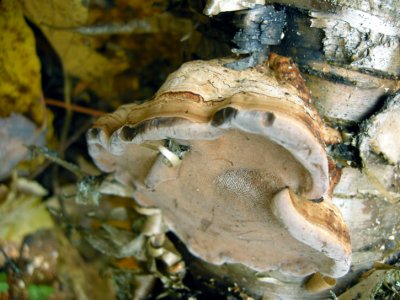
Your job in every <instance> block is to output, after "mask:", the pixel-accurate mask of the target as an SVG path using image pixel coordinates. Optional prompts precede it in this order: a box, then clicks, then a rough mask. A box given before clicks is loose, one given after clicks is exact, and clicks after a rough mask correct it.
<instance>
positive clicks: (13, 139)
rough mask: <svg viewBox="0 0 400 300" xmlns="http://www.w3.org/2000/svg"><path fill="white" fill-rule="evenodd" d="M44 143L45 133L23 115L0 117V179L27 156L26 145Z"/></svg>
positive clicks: (6, 175)
mask: <svg viewBox="0 0 400 300" xmlns="http://www.w3.org/2000/svg"><path fill="white" fill-rule="evenodd" d="M0 47H1V46H0ZM0 76H1V75H0ZM44 143H45V134H44V133H43V132H40V131H39V130H38V129H37V128H36V125H35V124H34V123H33V122H32V121H30V120H29V119H28V118H26V117H24V116H23V115H20V114H15V113H13V114H11V116H10V117H8V118H0V149H1V151H0V165H1V168H0V180H1V179H4V178H6V177H8V176H9V175H10V173H11V171H12V170H13V169H14V167H15V166H16V165H17V164H18V163H19V162H21V161H22V160H24V159H26V158H27V156H28V149H27V148H26V145H30V144H34V145H38V146H43V145H44Z"/></svg>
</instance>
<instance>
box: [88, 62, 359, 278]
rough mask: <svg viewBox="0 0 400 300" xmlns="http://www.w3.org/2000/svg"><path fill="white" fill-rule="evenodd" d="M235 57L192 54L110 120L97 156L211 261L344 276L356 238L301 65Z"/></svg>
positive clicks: (96, 138)
mask: <svg viewBox="0 0 400 300" xmlns="http://www.w3.org/2000/svg"><path fill="white" fill-rule="evenodd" d="M227 62H229V61H227V60H212V61H194V62H190V63H186V64H184V65H183V66H182V67H181V68H180V69H179V70H178V71H176V72H175V73H173V74H171V75H170V76H169V77H168V79H167V81H166V82H165V84H164V85H163V86H162V87H161V88H160V90H159V91H158V93H157V94H156V95H155V97H154V98H153V99H152V100H150V101H148V102H144V103H143V104H130V105H125V106H122V107H120V108H119V109H118V110H117V111H116V112H115V113H113V114H111V115H107V116H105V117H102V118H100V119H99V120H98V121H97V122H96V124H95V125H94V128H92V129H91V130H90V131H89V132H88V144H89V152H90V154H91V155H92V157H93V158H94V160H95V162H96V164H97V165H98V166H99V167H100V168H101V169H102V170H104V171H106V172H114V174H115V177H116V178H117V179H118V180H119V181H120V182H122V183H124V184H126V185H130V186H134V188H135V192H134V198H135V200H136V201H137V202H138V203H139V204H141V205H143V206H157V207H160V208H161V209H162V211H163V216H164V220H165V222H166V224H167V225H168V226H169V228H170V229H171V230H172V231H173V232H174V233H175V234H176V235H177V236H178V237H179V238H180V239H181V240H182V241H183V242H184V243H185V244H186V246H187V247H188V249H189V250H190V251H191V252H192V253H193V254H195V255H197V256H199V257H200V258H202V259H204V260H206V261H208V262H211V263H214V264H223V263H240V264H243V265H246V266H248V267H250V268H252V269H254V270H262V271H277V272H280V273H281V274H285V275H288V276H305V275H308V274H311V273H314V272H317V271H319V272H321V273H322V274H325V275H328V276H332V277H339V276H343V275H344V274H345V273H346V272H347V271H348V269H349V266H350V255H351V247H350V242H349V235H348V229H347V226H346V224H345V223H344V221H343V219H342V217H341V214H340V212H339V211H338V210H337V209H336V207H334V206H333V205H332V204H331V203H330V201H329V199H328V197H326V195H327V191H328V189H329V183H330V182H329V181H330V179H329V170H328V169H329V168H328V159H327V155H326V153H325V148H324V140H323V139H324V137H326V132H327V130H326V128H325V126H324V125H323V123H322V121H321V119H320V117H319V116H318V114H317V112H316V111H315V109H314V108H313V107H312V105H311V104H310V101H309V100H310V99H309V96H308V93H307V90H306V89H305V85H304V82H303V81H302V80H301V77H299V74H298V70H297V68H296V67H295V65H293V64H291V63H290V61H289V60H287V59H286V58H281V57H279V56H276V55H272V56H271V58H270V61H269V63H268V62H267V63H266V64H264V65H260V66H257V67H255V68H251V69H247V70H244V71H235V70H232V69H229V68H226V67H224V65H225V64H226V63H227ZM272 69H274V70H275V71H273V70H272ZM168 143H170V144H169V145H168ZM171 145H172V146H171ZM177 156H180V158H177ZM174 160H176V162H179V161H180V162H181V163H180V164H178V163H175V162H174ZM170 162H173V164H171V163H170ZM310 200H314V201H310Z"/></svg>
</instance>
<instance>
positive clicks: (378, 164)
mask: <svg viewBox="0 0 400 300" xmlns="http://www.w3.org/2000/svg"><path fill="white" fill-rule="evenodd" d="M210 2H213V3H214V4H215V3H216V2H218V1H210ZM245 2H246V1H245ZM248 2H252V3H254V2H257V1H248ZM261 2H263V3H264V1H261ZM266 2H267V3H266V4H274V5H278V7H281V8H284V9H285V12H286V20H287V25H286V31H285V38H284V39H283V40H282V42H281V43H280V44H279V45H277V46H273V47H272V50H273V51H274V52H277V53H279V54H281V55H285V56H289V57H292V58H293V60H294V61H295V62H296V63H297V64H298V66H299V67H300V69H301V71H302V73H303V74H302V75H303V77H304V78H305V80H306V85H307V86H308V88H309V89H310V91H311V95H312V98H313V101H314V104H315V106H316V108H317V110H318V111H319V113H320V115H321V116H322V117H323V118H324V119H325V121H326V122H327V123H328V124H330V125H331V126H332V127H335V128H337V129H338V130H339V131H340V132H341V134H342V138H343V141H342V142H341V143H340V144H338V145H336V146H332V147H330V148H329V153H330V155H331V156H333V157H334V159H335V162H336V165H337V166H339V167H340V168H341V170H342V176H341V180H340V182H339V184H338V185H337V186H336V188H335V190H334V195H333V202H334V203H335V204H336V205H337V206H338V207H339V208H340V210H341V212H342V214H343V215H344V218H345V220H346V222H347V223H348V225H349V228H350V236H351V242H352V250H353V255H352V267H351V271H350V272H349V273H348V274H347V275H346V276H344V277H342V278H339V279H338V281H337V284H336V286H334V287H332V288H330V289H326V290H325V291H323V292H320V293H310V291H307V290H306V289H305V285H304V284H305V282H306V281H307V280H308V279H307V278H303V279H301V280H299V279H296V280H295V279H293V280H282V279H281V278H272V277H268V278H267V277H263V276H262V274H261V275H260V274H259V273H257V272H254V271H252V270H250V269H247V268H245V267H243V266H238V265H224V266H222V267H216V266H213V265H210V264H207V263H204V262H203V261H200V260H197V259H196V258H193V257H192V258H191V261H192V262H193V263H192V266H191V268H192V270H195V273H196V272H197V273H198V274H202V275H203V276H206V277H212V278H217V279H218V280H222V281H225V282H226V283H227V284H228V285H230V286H232V285H233V284H237V285H238V286H239V287H241V288H242V289H244V290H245V291H246V292H248V293H249V294H250V295H253V296H256V297H264V298H267V299H303V298H304V299H326V298H327V297H328V296H329V290H332V291H333V292H334V293H335V294H336V295H340V294H341V293H343V291H344V290H345V288H347V287H348V286H349V283H350V282H353V281H354V280H355V279H357V278H358V277H359V276H360V274H361V273H363V272H365V271H366V270H368V269H370V268H372V266H373V263H374V262H377V261H381V262H383V261H385V262H390V261H391V259H393V258H394V257H396V255H398V253H399V249H400V248H399V242H398V241H399V238H400V234H399V229H400V203H399V200H400V181H399V178H400V177H399V176H400V174H399V170H400V169H399V161H400V141H399V140H400V95H399V92H398V91H399V88H400V82H399V80H398V79H399V76H400V50H399V44H400V2H399V1H397V0H393V1H392V0H370V1H367V0H365V1H363V0H358V1H346V0H327V1H308V0H299V1H293V0H278V1H266ZM257 3H258V2H257ZM209 4H210V3H209ZM249 250H250V249H249ZM244 251H246V249H244ZM187 255H190V254H187ZM365 290H366V289H365V286H364V291H365ZM354 291H355V292H351V291H350V292H347V293H345V294H343V296H342V297H340V299H352V298H353V297H355V295H356V294H357V293H360V292H361V294H362V293H363V290H360V288H358V287H355V290H354ZM370 293H372V292H371V291H370ZM362 296H363V297H368V296H370V295H368V294H362Z"/></svg>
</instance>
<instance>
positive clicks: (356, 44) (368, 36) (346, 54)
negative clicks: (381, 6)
mask: <svg viewBox="0 0 400 300" xmlns="http://www.w3.org/2000/svg"><path fill="white" fill-rule="evenodd" d="M310 15H311V16H312V17H313V18H314V19H312V20H311V27H316V28H323V29H324V32H325V38H324V40H323V45H324V53H325V57H326V58H327V59H328V60H330V61H334V62H338V63H341V64H349V65H350V66H351V67H354V68H356V69H360V70H370V71H381V72H384V73H387V74H390V75H399V74H400V50H399V47H400V27H399V26H398V25H396V24H391V23H389V22H388V21H387V20H384V19H382V18H379V17H377V16H374V15H371V14H368V13H366V12H362V11H359V10H354V9H350V8H342V9H341V10H340V11H336V12H335V13H324V12H311V13H310Z"/></svg>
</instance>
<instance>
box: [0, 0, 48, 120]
mask: <svg viewBox="0 0 400 300" xmlns="http://www.w3.org/2000/svg"><path fill="white" fill-rule="evenodd" d="M0 32H1V35H0V104H1V105H0V117H7V116H9V115H10V114H11V113H12V112H16V113H22V114H29V115H30V117H31V118H32V119H33V120H34V121H35V123H36V124H41V123H42V122H43V120H44V118H45V108H44V105H41V102H40V101H41V100H40V99H41V98H42V92H41V76H40V62H39V59H38V57H37V55H36V47H35V38H34V35H33V32H32V30H31V29H30V28H29V26H28V25H27V24H26V22H25V19H24V16H23V13H22V9H21V6H20V4H19V2H18V1H14V0H3V1H0Z"/></svg>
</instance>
